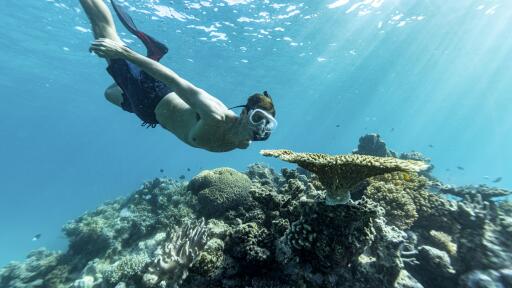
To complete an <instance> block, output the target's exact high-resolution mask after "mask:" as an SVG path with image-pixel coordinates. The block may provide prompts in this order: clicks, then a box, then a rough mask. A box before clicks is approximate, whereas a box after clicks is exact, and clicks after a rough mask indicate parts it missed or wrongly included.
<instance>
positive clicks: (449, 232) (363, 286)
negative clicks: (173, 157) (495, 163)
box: [0, 135, 512, 288]
mask: <svg viewBox="0 0 512 288" xmlns="http://www.w3.org/2000/svg"><path fill="white" fill-rule="evenodd" d="M370 140H372V141H373V142H372V141H370ZM382 143H383V142H382V141H381V140H380V139H379V138H378V137H377V136H375V135H374V136H365V137H362V138H361V140H360V146H359V148H358V151H359V152H361V153H370V152H371V151H373V152H371V153H375V152H376V151H378V152H379V153H381V155H379V156H386V157H372V156H364V155H339V156H328V155H323V154H301V153H293V152H291V151H283V150H277V151H275V150H274V151H264V152H263V153H264V154H266V155H269V156H276V157H279V158H282V159H283V160H285V161H290V162H293V163H297V164H299V165H300V166H302V167H303V168H304V169H303V168H300V167H299V168H297V169H289V168H285V169H282V170H281V171H274V170H273V169H272V168H270V167H268V166H265V165H262V164H254V165H251V166H250V167H249V168H248V170H247V171H246V172H245V173H242V172H238V171H236V170H233V169H230V168H219V169H214V170H208V171H203V172H201V173H199V174H198V175H197V176H196V177H194V178H193V179H192V180H191V181H190V182H189V183H186V182H177V181H173V180H170V179H165V178H159V179H154V180H152V181H148V182H146V183H144V184H143V185H142V186H141V187H140V189H138V190H137V191H136V192H135V193H133V194H131V195H130V196H128V197H126V198H120V199H117V200H115V201H111V202H107V203H105V204H103V205H101V206H100V207H98V208H97V209H96V210H95V211H91V212H87V213H85V214H84V215H82V216H81V217H79V218H77V219H75V220H73V221H70V222H69V223H67V224H66V225H65V226H64V228H63V232H64V234H65V235H66V236H67V237H68V239H69V247H68V249H67V251H65V252H50V251H47V250H44V249H40V250H36V251H33V252H31V253H30V254H29V255H28V257H27V259H26V260H25V261H24V262H22V263H17V262H13V263H10V264H8V265H6V266H5V267H3V268H1V269H0V287H14V288H17V287H34V288H35V287H51V288H54V287H55V288H69V287H75V288H79V287H82V288H111V287H116V288H123V287H124V288H134V287H137V288H171V287H172V288H174V287H181V288H195V287H215V288H238V287H248V288H260V287H261V288H263V287H276V288H292V287H305V288H324V287H326V288H330V287H333V288H334V287H335V288H345V287H347V288H348V287H350V288H373V287H375V288H377V287H378V288H381V287H384V288H388V287H389V288H405V287H415V288H420V287H425V288H438V287H439V288H449V287H450V288H451V287H460V288H465V287H505V288H507V287H512V241H511V239H512V217H511V211H512V204H510V202H508V201H506V199H496V198H497V197H501V196H505V194H506V193H507V192H504V191H506V190H503V189H495V188H489V187H485V186H478V187H473V188H468V187H462V188H461V187H459V188H454V189H453V190H449V193H448V192H446V190H445V191H444V192H443V191H441V190H443V189H449V188H450V187H448V186H447V185H445V184H443V183H441V182H439V181H437V180H435V179H433V178H432V177H431V176H430V175H425V174H418V173H416V172H418V170H421V169H424V168H426V167H428V164H425V163H423V162H417V161H416V160H421V161H426V159H425V158H422V157H423V156H421V155H420V154H419V153H412V154H407V156H404V154H402V155H401V156H400V157H402V158H405V159H407V160H400V159H397V158H396V157H389V156H390V155H387V154H386V155H383V151H384V150H383V147H384V148H385V145H384V146H382V145H383V144H382ZM370 144H371V145H370ZM372 149H373V150H372ZM385 149H386V151H388V150H387V148H385ZM388 152H389V151H388ZM388 152H386V153H388ZM391 156H394V155H391ZM411 159H412V160H411ZM306 169H307V170H306ZM433 184H435V185H437V186H438V187H440V189H439V191H440V192H442V193H436V192H432V191H431V190H430V187H432V185H433ZM340 187H341V188H342V189H341V188H340ZM333 188H336V189H341V190H343V193H344V192H346V191H349V192H350V193H351V196H352V199H350V200H347V201H346V203H343V204H339V203H338V204H339V205H329V204H330V203H329V202H326V199H328V198H329V197H331V198H332V197H334V198H336V197H337V196H336V195H337V194H336V193H339V191H336V192H333V191H332V189H333ZM460 190H464V191H463V192H460ZM451 191H456V192H451ZM333 193H334V195H333ZM446 193H448V194H450V195H452V196H458V197H457V199H455V198H456V197H451V196H450V197H446V196H445V194H446ZM454 193H459V194H458V195H455V194H454ZM459 197H460V199H459ZM335 200H339V199H335Z"/></svg>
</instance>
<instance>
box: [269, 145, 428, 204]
mask: <svg viewBox="0 0 512 288" xmlns="http://www.w3.org/2000/svg"><path fill="white" fill-rule="evenodd" d="M260 153H261V154H262V155H264V156H272V157H277V158H279V159H281V160H283V161H287V162H291V163H296V164H298V165H299V166H300V167H302V168H304V169H306V170H309V171H311V172H313V173H315V174H316V175H318V177H319V180H320V182H321V183H322V185H323V186H325V187H326V188H327V203H329V204H340V203H346V202H347V201H348V200H349V199H350V191H351V190H352V189H353V188H354V187H355V186H356V185H357V184H358V183H360V182H361V181H363V180H365V179H367V178H370V177H372V176H377V175H382V174H386V173H390V172H395V171H421V170H424V169H426V168H427V167H428V166H427V164H425V163H423V162H418V161H412V160H399V159H396V158H391V157H374V156H366V155H337V156H331V155H327V154H317V153H295V152H293V151H290V150H262V151H261V152H260Z"/></svg>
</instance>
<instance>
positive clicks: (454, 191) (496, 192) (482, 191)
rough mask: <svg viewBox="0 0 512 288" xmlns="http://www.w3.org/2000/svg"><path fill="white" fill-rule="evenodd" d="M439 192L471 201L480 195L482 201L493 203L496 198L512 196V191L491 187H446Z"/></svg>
mask: <svg viewBox="0 0 512 288" xmlns="http://www.w3.org/2000/svg"><path fill="white" fill-rule="evenodd" d="M439 192H441V193H444V194H450V195H453V196H457V197H460V198H462V199H465V198H466V197H467V198H469V199H475V198H476V197H478V195H480V197H481V198H482V200H483V201H486V202H489V201H492V200H494V198H496V197H505V196H509V195H512V191H510V190H506V189H500V188H494V187H489V186H487V185H478V186H473V185H468V186H461V187H444V188H441V189H440V191H439Z"/></svg>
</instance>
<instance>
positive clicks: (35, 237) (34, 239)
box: [32, 233, 41, 241]
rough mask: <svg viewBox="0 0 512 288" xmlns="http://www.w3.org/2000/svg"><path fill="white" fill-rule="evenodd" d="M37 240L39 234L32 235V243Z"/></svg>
mask: <svg viewBox="0 0 512 288" xmlns="http://www.w3.org/2000/svg"><path fill="white" fill-rule="evenodd" d="M39 238H41V233H39V234H36V235H34V237H32V241H37V240H39Z"/></svg>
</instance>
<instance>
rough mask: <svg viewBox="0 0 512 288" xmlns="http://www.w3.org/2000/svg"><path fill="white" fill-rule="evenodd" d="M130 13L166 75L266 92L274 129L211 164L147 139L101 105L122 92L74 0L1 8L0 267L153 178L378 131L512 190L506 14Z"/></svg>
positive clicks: (443, 176) (445, 168)
mask: <svg viewBox="0 0 512 288" xmlns="http://www.w3.org/2000/svg"><path fill="white" fill-rule="evenodd" d="M120 2H121V3H123V5H125V6H126V8H127V9H129V11H130V13H131V15H132V16H133V18H134V20H135V21H136V23H137V24H138V26H139V28H141V29H142V30H144V31H147V32H148V33H149V34H152V35H154V36H155V37H156V38H158V39H161V40H162V41H163V42H165V43H166V44H168V46H169V47H170V53H169V54H168V55H167V56H166V57H165V58H164V60H163V61H162V63H164V64H165V65H167V66H169V67H171V68H172V69H174V70H175V71H176V72H177V73H179V74H180V75H181V76H183V77H184V78H186V79H187V80H189V81H191V82H192V83H194V84H196V85H197V86H199V87H201V88H203V89H205V90H207V91H208V92H210V93H211V94H213V95H215V96H217V97H218V98H219V99H221V100H222V101H223V102H225V103H226V105H228V106H234V105H237V104H242V103H244V102H245V99H246V97H247V96H248V95H250V94H252V93H254V92H261V91H263V90H268V91H269V92H270V93H271V94H272V95H273V98H274V100H275V103H276V108H277V119H278V121H279V126H278V129H277V130H276V132H275V133H274V135H272V137H271V138H270V140H269V141H267V142H263V143H253V145H252V146H251V147H250V148H249V149H248V150H240V151H233V152H229V153H221V154H217V153H210V152H205V151H201V150H198V149H194V148H190V147H188V146H186V145H185V144H183V143H181V142H180V141H178V140H177V139H176V138H175V137H174V136H173V135H171V134H169V133H167V132H166V131H164V130H163V129H161V128H157V129H145V128H142V127H140V126H139V124H140V121H139V120H138V119H137V118H136V117H135V116H134V115H133V114H128V113H126V112H123V111H121V110H120V109H119V108H117V107H115V106H113V105H111V104H109V103H108V102H107V101H105V99H104V97H103V91H104V89H105V87H106V86H108V85H110V84H111V83H112V80H111V79H110V78H109V76H108V75H107V73H106V72H105V66H106V65H105V62H104V60H102V59H99V58H98V57H96V56H94V55H91V54H89V53H88V47H89V44H90V42H91V40H92V34H91V32H90V30H89V29H90V26H89V24H88V21H87V18H86V16H85V14H84V13H83V11H82V10H81V8H80V6H79V3H78V1H72V0H46V1H42V0H25V1H17V0H3V2H2V4H3V5H2V9H1V10H0V25H1V27H2V32H1V34H0V35H1V37H0V89H1V94H2V98H1V100H2V104H0V139H1V140H2V141H1V146H0V147H1V148H0V179H1V192H0V227H2V232H1V233H0V265H3V264H5V263H7V262H8V261H10V260H21V259H22V258H23V257H24V256H25V255H26V254H27V253H28V252H29V251H30V250H32V249H35V248H38V247H40V246H45V247H48V248H50V249H65V247H66V246H65V245H66V240H65V239H64V237H63V236H62V235H61V233H60V227H61V226H62V225H63V224H64V223H65V222H66V221H68V220H70V219H73V218H76V217H77V216H79V215H81V214H82V213H83V212H85V211H86V210H90V209H93V208H94V207H96V206H97V205H99V204H100V203H101V202H103V201H106V200H109V199H114V198H115V197H119V196H125V195H128V194H129V193H131V192H133V191H134V190H136V189H137V188H138V187H139V185H140V184H141V183H142V182H143V181H145V180H149V179H152V178H154V177H158V176H167V177H173V178H178V177H179V176H181V175H184V176H186V177H187V178H190V177H193V176H194V175H195V174H196V173H197V172H198V171H200V170H203V169H208V168H214V167H221V166H229V167H233V168H236V169H240V170H244V169H245V167H247V165H249V164H251V163H254V162H265V163H269V164H270V165H272V166H274V167H282V166H281V165H283V164H281V163H278V162H275V161H272V160H270V159H267V158H262V157H261V156H260V155H259V154H258V151H259V150H260V149H276V148H287V149H292V150H295V151H303V152H322V153H332V154H340V153H350V152H351V151H352V149H354V148H355V147H356V146H357V140H358V138H359V137H360V136H361V135H363V134H365V133H371V132H375V133H379V134H380V135H381V136H382V138H383V139H384V140H385V141H386V143H387V144H388V146H389V147H390V148H391V149H393V150H395V151H398V152H407V151H411V150H415V151H420V152H422V153H424V154H425V155H426V156H427V157H429V158H431V159H432V162H433V164H434V165H435V166H436V168H435V170H434V173H433V174H434V175H435V176H436V177H438V178H439V179H440V180H442V181H444V182H446V183H448V184H454V185H465V184H480V183H485V184H489V185H497V186H498V187H503V188H508V189H511V188H512V179H511V176H512V175H510V171H512V153H511V151H510V149H511V148H510V147H511V144H512V135H511V134H510V133H509V131H511V128H512V116H510V115H511V114H510V111H511V109H512V96H511V92H512V82H511V79H512V72H511V69H510V63H512V37H510V36H511V34H510V29H509V27H511V26H512V17H511V16H512V2H510V1H498V0H497V1H483V0H473V1H441V0H426V1H405V0H402V1H400V0H363V1H357V0H339V1H335V0H328V1H324V0H320V1H309V2H311V3H308V2H300V1H291V2H285V1H272V2H271V1H253V0H205V1H200V2H196V1H164V0H160V1H158V0H137V1H132V0H127V1H124V2H123V1H120ZM117 24H118V26H119V27H118V29H119V32H120V33H121V35H122V38H123V39H125V40H126V41H127V42H130V47H132V48H133V49H136V50H138V51H143V49H142V45H141V44H140V43H139V42H138V41H137V40H136V39H135V38H134V37H133V36H132V35H130V34H129V33H127V31H126V30H124V29H123V28H122V27H121V26H120V25H119V23H118V22H117ZM457 167H460V168H457ZM461 168H463V170H462V169H461ZM160 169H163V170H164V172H163V173H161V172H160ZM188 169H190V171H188ZM497 177H503V180H502V181H501V182H499V183H492V182H491V180H493V179H495V178H497ZM38 233H41V234H42V237H41V239H40V240H39V241H36V242H33V241H31V239H32V236H33V235H35V234H38Z"/></svg>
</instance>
